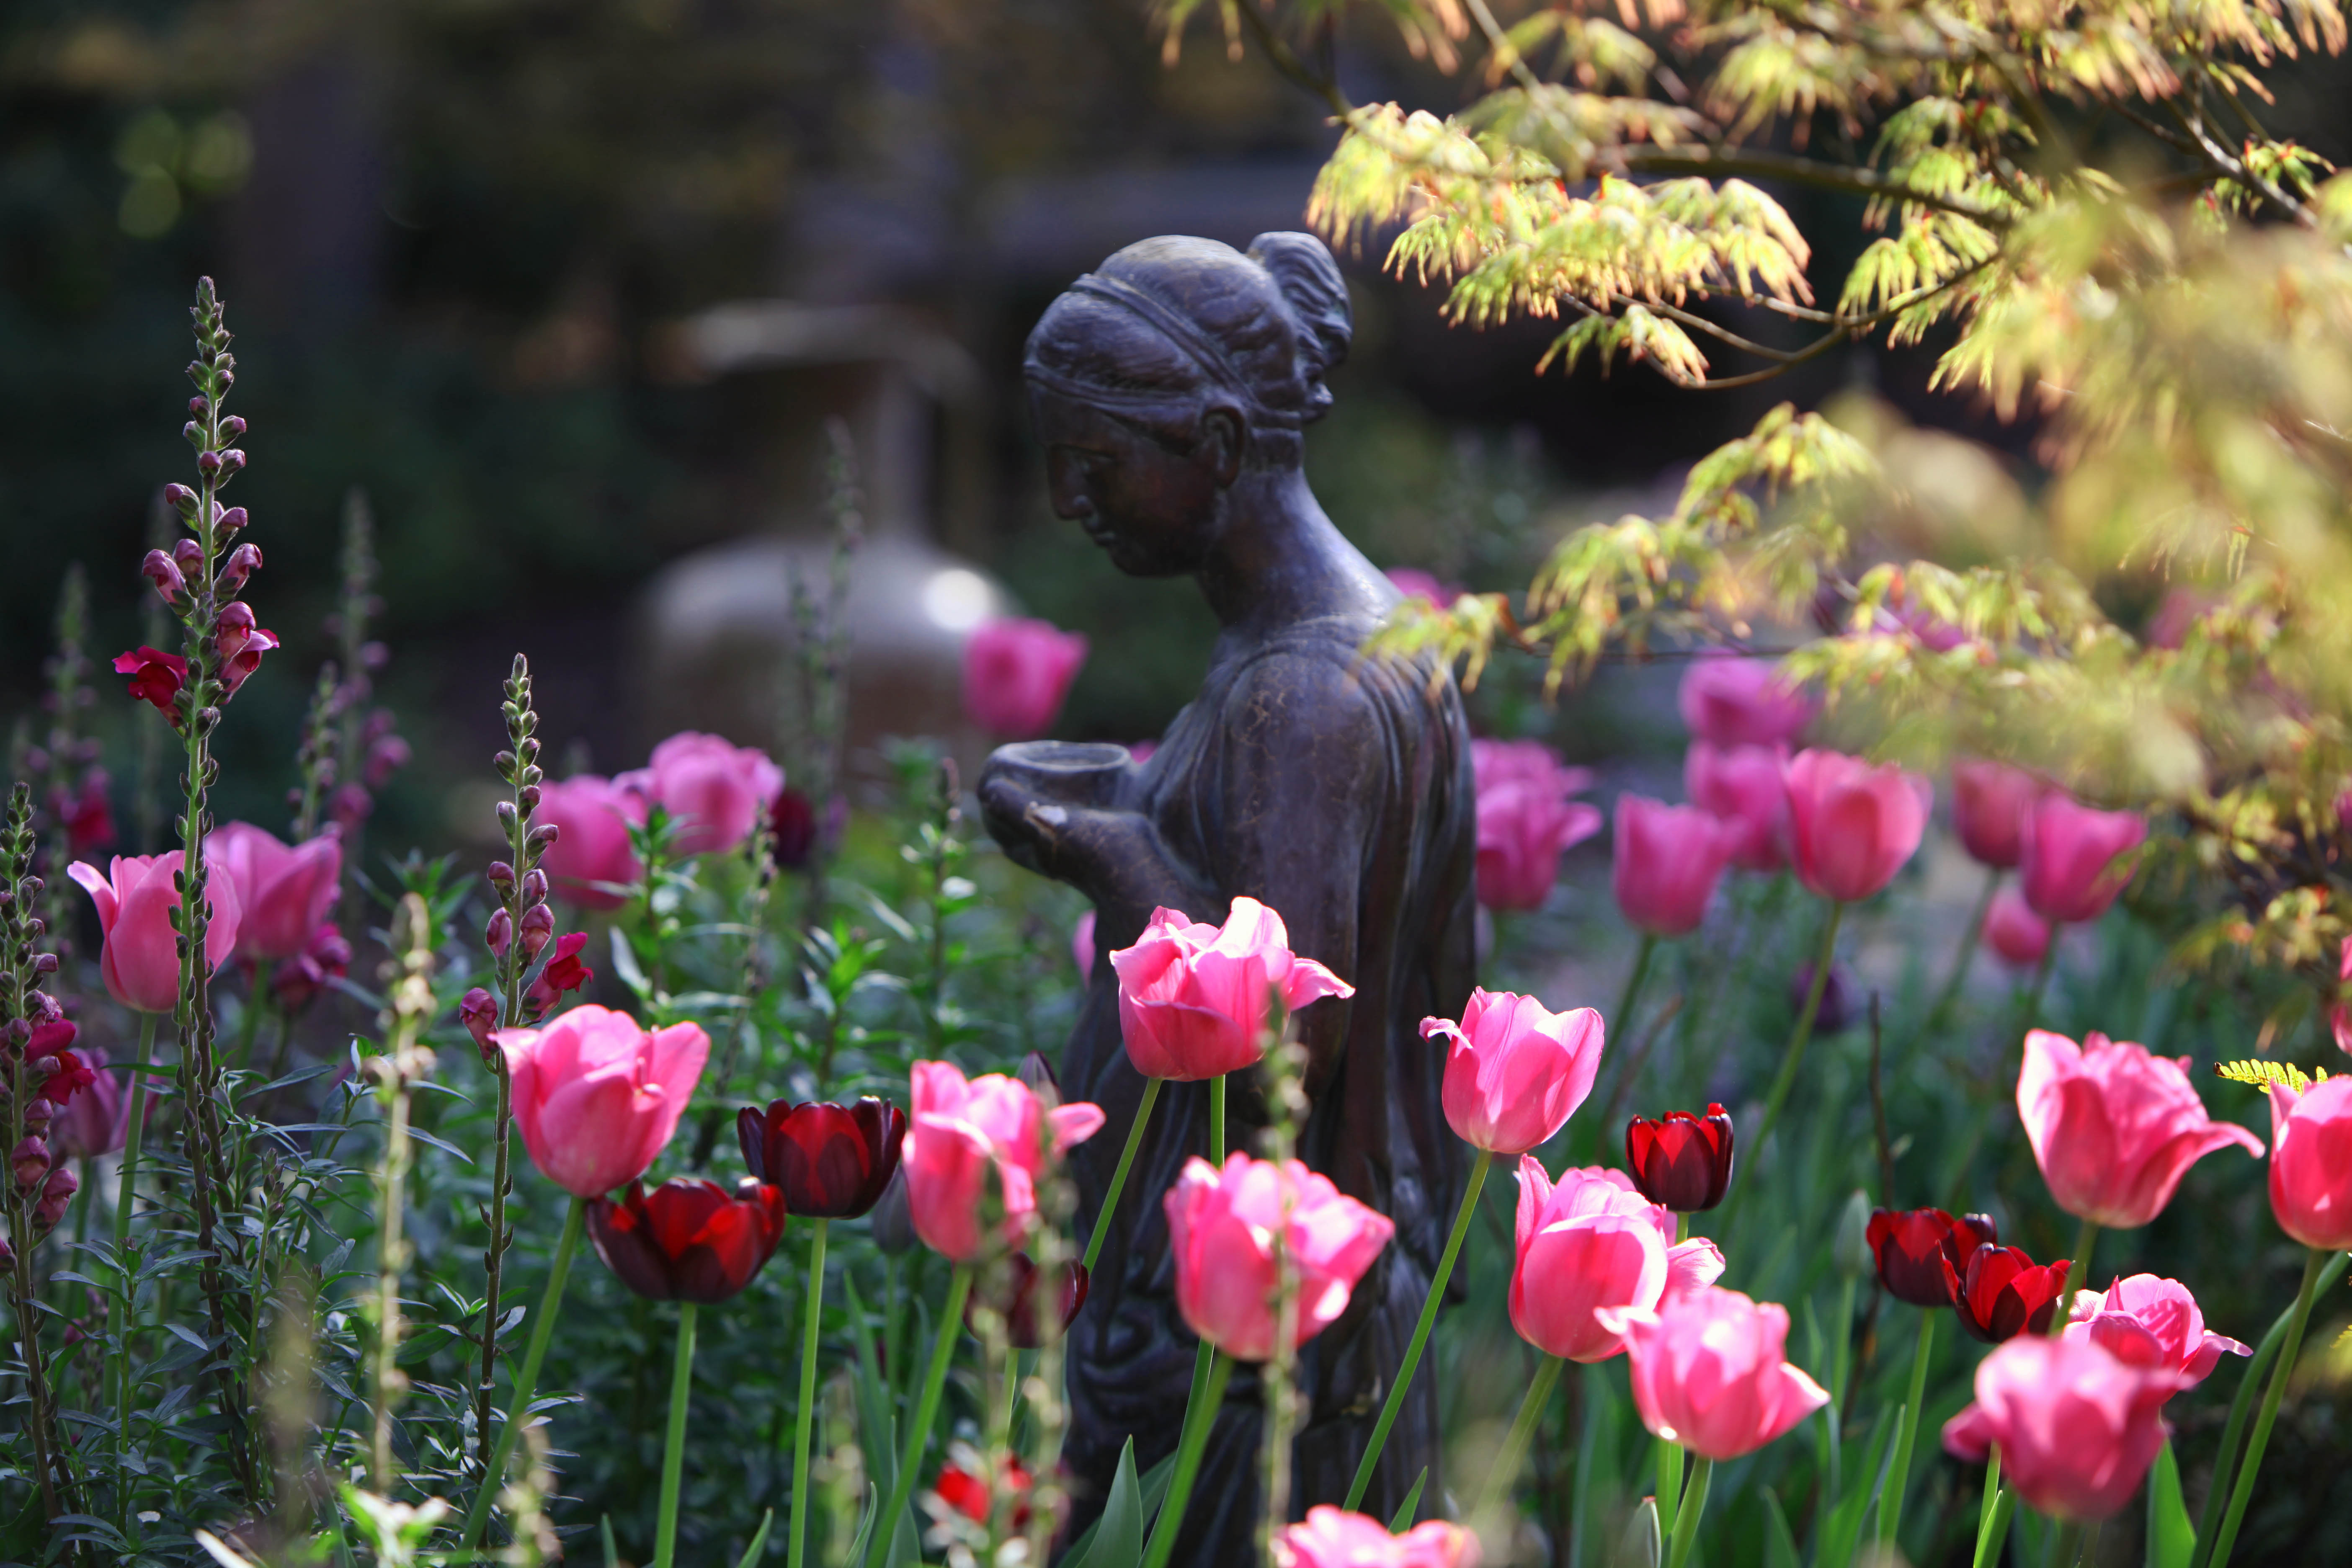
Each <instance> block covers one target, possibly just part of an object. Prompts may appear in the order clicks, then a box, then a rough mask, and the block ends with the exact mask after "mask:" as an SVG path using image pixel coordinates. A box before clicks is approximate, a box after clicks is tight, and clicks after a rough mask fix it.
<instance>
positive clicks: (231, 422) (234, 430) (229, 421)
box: [221, 414, 245, 441]
mask: <svg viewBox="0 0 2352 1568" xmlns="http://www.w3.org/2000/svg"><path fill="white" fill-rule="evenodd" d="M221 434H222V435H224V436H226V437H228V438H229V439H230V440H232V441H234V440H236V438H237V437H239V436H242V435H244V434H245V421H244V420H243V419H240V418H238V417H237V416H236V415H234V414H232V415H230V416H228V417H227V418H226V419H224V420H222V421H221Z"/></svg>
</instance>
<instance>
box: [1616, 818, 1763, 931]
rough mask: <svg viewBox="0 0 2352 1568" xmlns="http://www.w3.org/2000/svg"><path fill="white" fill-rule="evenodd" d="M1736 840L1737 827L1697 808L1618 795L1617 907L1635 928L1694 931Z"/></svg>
mask: <svg viewBox="0 0 2352 1568" xmlns="http://www.w3.org/2000/svg"><path fill="white" fill-rule="evenodd" d="M1738 841H1739V831H1738V829H1736V828H1733V827H1729V826H1726V825H1725V824H1724V823H1723V822H1721V821H1720V820H1718V819H1717V817H1716V816H1715V814H1714V813H1712V812H1709V811H1706V810H1703V809H1701V808H1700V807H1697V806H1694V805H1667V804H1666V803H1665V802H1664V801H1662V800H1651V799H1648V798H1646V797H1644V796H1642V795H1619V796H1618V797H1617V822H1616V845H1615V854H1614V856H1613V857H1612V860H1611V864H1610V868H1609V887H1610V890H1611V891H1612V892H1613V893H1614V894H1616V896H1617V908H1618V910H1619V911H1620V912H1621V913H1622V914H1623V915H1624V917H1625V920H1626V922H1627V923H1628V924H1630V925H1631V926H1633V929H1634V930H1636V931H1646V932H1648V933H1649V934H1650V935H1652V936H1686V935H1688V934H1689V933H1690V932H1692V931H1696V930H1698V927H1699V922H1700V921H1703V920H1705V919H1706V905H1707V900H1710V899H1712V898H1714V897H1715V884H1716V883H1717V881H1718V880H1719V879H1721V878H1722V876H1723V868H1724V867H1725V865H1726V864H1727V863H1728V862H1729V860H1730V859H1731V852H1732V850H1733V849H1735V848H1736V847H1738Z"/></svg>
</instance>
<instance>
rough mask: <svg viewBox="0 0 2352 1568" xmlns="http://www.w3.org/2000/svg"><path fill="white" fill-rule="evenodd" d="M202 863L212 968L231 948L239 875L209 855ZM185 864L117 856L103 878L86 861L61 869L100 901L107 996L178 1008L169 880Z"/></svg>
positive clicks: (138, 1007)
mask: <svg viewBox="0 0 2352 1568" xmlns="http://www.w3.org/2000/svg"><path fill="white" fill-rule="evenodd" d="M207 863H208V864H209V865H210V867H211V874H210V875H208V876H207V877H205V899H206V900H207V901H209V902H210V903H211V905H212V907H213V916H212V919H211V921H208V922H207V923H206V924H205V963H208V964H210V965H211V966H212V967H214V968H215V969H217V968H219V967H220V966H221V965H222V964H223V963H226V962H227V961H228V957H229V954H230V952H233V951H234V950H235V948H236V926H237V916H238V914H239V910H238V907H237V901H236V879H235V878H233V877H230V876H228V875H227V874H226V872H225V871H224V870H223V869H222V868H221V867H220V866H219V865H218V864H217V863H216V862H212V861H210V859H209V858H207ZM184 864H185V861H184V858H182V856H181V855H180V854H179V853H178V852H177V851H174V852H173V853H172V854H169V855H131V856H124V855H117V856H116V857H115V858H114V859H113V862H112V863H111V864H110V866H109V867H108V868H107V874H106V875H105V876H103V877H101V876H100V875H99V874H98V868H97V867H95V866H93V865H91V864H90V863H89V861H87V860H77V861H75V862H74V863H73V864H72V865H70V866H68V867H67V868H66V875H67V876H68V877H71V878H72V879H74V880H75V881H76V882H78V883H79V884H80V885H81V889H82V890H83V891H84V892H86V893H88V894H89V900H90V902H92V903H94V904H96V905H97V906H98V924H99V929H100V931H104V932H105V933H106V948H105V951H104V952H102V953H101V954H100V957H99V961H98V973H99V978H100V979H101V980H103V981H105V983H106V994H108V995H110V996H111V997H113V998H114V999H115V1000H116V1001H117V1002H120V1003H121V1004H122V1005H124V1006H125V1007H129V1008H132V1009H134V1010H135V1011H138V1012H141V1013H168V1012H170V1011H172V1009H173V1008H174V1007H176V1006H178V1005H179V1002H180V949H179V939H178V937H177V936H176V935H175V934H174V933H173V930H172V911H173V910H175V909H178V908H179V907H180V892H179V889H178V888H176V887H175V886H173V878H174V877H175V876H176V875H177V874H178V872H179V870H180V868H181V867H182V866H183V865H184Z"/></svg>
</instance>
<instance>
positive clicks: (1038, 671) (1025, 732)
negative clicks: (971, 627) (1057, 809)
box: [963, 620, 1087, 741]
mask: <svg viewBox="0 0 2352 1568" xmlns="http://www.w3.org/2000/svg"><path fill="white" fill-rule="evenodd" d="M1086 661H1087V639H1086V638H1085V637H1081V636H1079V635H1078V634H1077V633H1076V632H1066V631H1062V630H1060V629H1059V628H1058V627H1056V626H1054V624H1053V623H1052V622H1050V621H1024V620H1003V621H991V622H989V623H988V624H987V625H986V626H982V627H981V628H980V629H979V630H977V631H975V632H973V633H972V634H971V637H969V638H968V639H966V641H965V643H964V645H963V710H964V714H965V716H966V717H968V718H969V719H971V721H972V722H973V723H975V724H977V725H979V726H980V727H981V728H982V729H983V730H986V731H989V732H990V733H991V734H993V735H1001V736H1003V738H1004V739H1006V740H1008V741H1029V740H1034V739H1035V738H1036V737H1038V736H1039V735H1042V734H1044V733H1045V731H1047V730H1049V729H1051V728H1052V727H1053V723H1054V716H1055V714H1057V713H1059V712H1060V711H1061V710H1062V699H1063V698H1065V697H1066V696H1068V695H1069V690H1070V682H1071V681H1073V680H1075V679H1077V675H1078V666H1080V665H1082V664H1084V663H1086Z"/></svg>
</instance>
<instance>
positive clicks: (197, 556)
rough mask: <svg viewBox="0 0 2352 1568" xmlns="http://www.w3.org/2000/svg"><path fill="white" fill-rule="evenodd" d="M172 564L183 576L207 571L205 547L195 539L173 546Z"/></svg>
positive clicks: (185, 540) (184, 540)
mask: <svg viewBox="0 0 2352 1568" xmlns="http://www.w3.org/2000/svg"><path fill="white" fill-rule="evenodd" d="M172 563H173V565H175V566H177V567H178V568H179V569H180V571H181V572H182V573H183V574H186V573H190V572H201V571H203V570H204V569H205V547H204V546H203V545H201V544H199V543H197V542H195V541H194V540H193V539H183V540H181V541H180V542H178V543H177V544H174V545H173V546H172Z"/></svg>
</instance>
